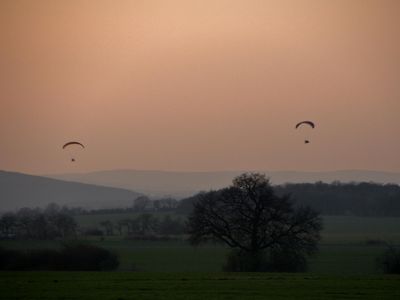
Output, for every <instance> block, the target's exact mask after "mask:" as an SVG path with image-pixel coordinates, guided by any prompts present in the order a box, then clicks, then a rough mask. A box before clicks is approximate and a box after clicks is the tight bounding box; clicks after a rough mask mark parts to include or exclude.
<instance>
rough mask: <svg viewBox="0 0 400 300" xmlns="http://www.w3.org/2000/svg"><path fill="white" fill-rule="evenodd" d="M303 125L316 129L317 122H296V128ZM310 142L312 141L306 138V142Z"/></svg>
mask: <svg viewBox="0 0 400 300" xmlns="http://www.w3.org/2000/svg"><path fill="white" fill-rule="evenodd" d="M302 126H310V127H311V128H312V129H314V128H315V123H314V122H312V121H301V122H299V123H297V124H296V129H299V128H301V127H302ZM309 143H310V141H309V140H308V139H307V138H306V139H305V140H304V144H309Z"/></svg>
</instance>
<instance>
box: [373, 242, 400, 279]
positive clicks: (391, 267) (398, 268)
mask: <svg viewBox="0 0 400 300" xmlns="http://www.w3.org/2000/svg"><path fill="white" fill-rule="evenodd" d="M378 264H379V265H380V267H381V268H382V269H383V272H385V273H387V274H400V249H398V248H396V247H394V246H393V245H389V246H388V247H387V249H386V250H385V252H384V253H383V255H382V256H381V257H379V258H378Z"/></svg>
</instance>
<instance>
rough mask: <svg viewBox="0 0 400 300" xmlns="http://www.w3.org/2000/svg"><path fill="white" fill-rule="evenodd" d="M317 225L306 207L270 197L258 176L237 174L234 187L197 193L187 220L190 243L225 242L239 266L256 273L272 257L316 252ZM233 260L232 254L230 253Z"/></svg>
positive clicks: (269, 189)
mask: <svg viewBox="0 0 400 300" xmlns="http://www.w3.org/2000/svg"><path fill="white" fill-rule="evenodd" d="M321 227H322V224H321V219H320V218H319V216H318V214H317V213H316V212H314V211H313V210H311V209H310V208H308V207H304V208H298V209H294V207H293V204H292V202H291V201H290V198H289V197H288V196H284V197H278V196H276V195H275V194H274V191H273V189H272V186H271V184H270V183H269V180H268V179H267V178H266V177H265V175H263V174H258V173H251V174H247V173H245V174H242V175H240V176H238V177H236V178H235V179H234V180H233V185H232V186H230V187H228V188H225V189H222V190H218V191H211V192H208V193H203V194H200V195H198V200H197V201H196V202H195V204H194V211H193V212H192V214H191V215H190V217H189V222H188V228H189V233H190V240H191V242H192V243H193V244H199V243H201V242H203V241H206V240H209V239H216V240H219V241H222V242H224V243H225V244H227V245H228V246H229V247H231V248H232V249H233V250H234V253H235V254H236V258H235V259H236V260H238V262H237V264H239V266H238V267H234V268H233V270H240V271H261V270H264V269H266V270H267V269H268V265H269V266H271V265H272V264H273V262H271V261H268V258H267V256H268V255H269V256H268V257H270V258H271V257H275V258H276V257H277V255H276V253H283V252H286V253H287V252H291V253H293V252H295V253H297V254H299V255H300V256H301V257H303V254H304V255H306V254H311V253H313V252H314V251H315V250H316V248H317V242H318V240H319V238H320V236H319V232H320V230H321ZM234 256H235V255H234Z"/></svg>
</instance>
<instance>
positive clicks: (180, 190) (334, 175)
mask: <svg viewBox="0 0 400 300" xmlns="http://www.w3.org/2000/svg"><path fill="white" fill-rule="evenodd" d="M243 172H244V171H216V172H172V171H141V170H109V171H98V172H90V173H80V174H58V175H48V176H49V177H52V178H57V179H61V180H70V181H76V182H83V183H90V184H99V185H104V186H112V187H117V188H124V189H130V190H134V191H137V192H140V193H144V194H147V195H150V196H153V197H162V196H173V197H177V198H183V197H187V196H191V195H193V194H195V193H196V192H199V191H207V190H210V189H218V188H222V187H225V186H228V185H229V184H230V183H231V182H232V179H233V178H234V177H235V176H237V175H239V174H241V173H243ZM258 172H263V173H265V174H266V175H267V176H268V177H270V179H271V182H272V183H273V184H284V183H307V182H309V183H312V182H317V181H322V182H327V183H330V182H333V181H341V182H376V183H395V184H400V173H394V172H381V171H367V170H342V171H330V172H302V171H258Z"/></svg>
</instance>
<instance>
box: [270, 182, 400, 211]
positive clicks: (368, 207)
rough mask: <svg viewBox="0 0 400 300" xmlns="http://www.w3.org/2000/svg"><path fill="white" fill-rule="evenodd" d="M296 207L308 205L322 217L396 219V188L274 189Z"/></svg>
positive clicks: (399, 205) (399, 207)
mask: <svg viewBox="0 0 400 300" xmlns="http://www.w3.org/2000/svg"><path fill="white" fill-rule="evenodd" d="M275 189H276V191H277V193H279V194H290V195H292V197H293V199H294V200H295V202H296V203H297V204H298V205H309V206H311V207H312V208H314V209H315V210H317V211H319V212H320V213H321V214H323V215H355V216H377V217H382V216H387V217H389V216H390V217H395V216H400V186H398V185H395V184H385V185H382V184H376V183H366V182H364V183H340V182H334V183H331V184H327V183H322V182H317V183H314V184H311V183H308V184H307V183H303V184H286V185H283V186H277V187H276V188H275Z"/></svg>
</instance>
